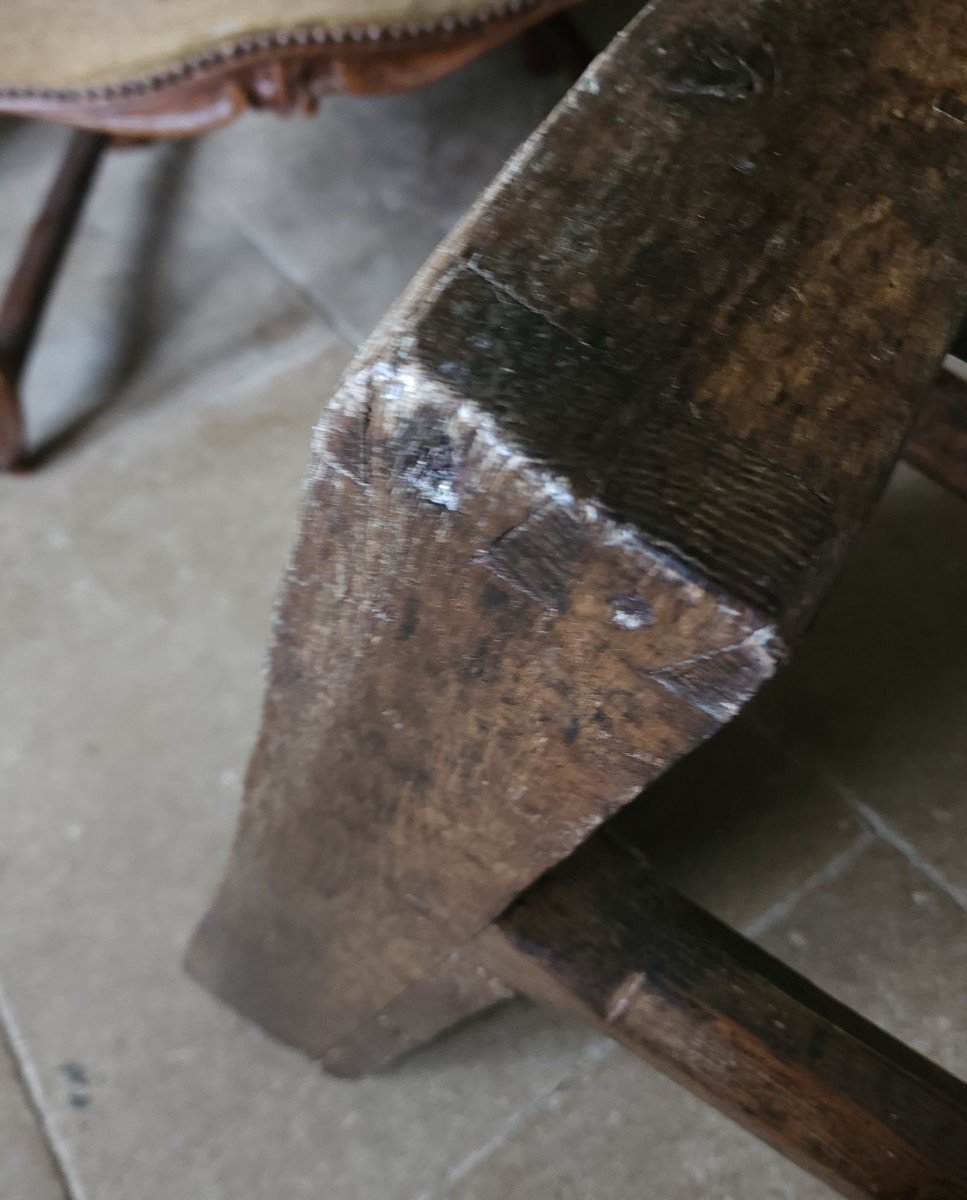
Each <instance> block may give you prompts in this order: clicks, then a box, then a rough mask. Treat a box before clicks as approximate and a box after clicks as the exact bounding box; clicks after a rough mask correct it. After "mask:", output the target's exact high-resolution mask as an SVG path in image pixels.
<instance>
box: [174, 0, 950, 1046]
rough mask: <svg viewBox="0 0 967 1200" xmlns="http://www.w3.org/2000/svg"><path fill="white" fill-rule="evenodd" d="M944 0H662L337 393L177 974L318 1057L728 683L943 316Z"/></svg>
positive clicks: (808, 575) (671, 750)
mask: <svg viewBox="0 0 967 1200" xmlns="http://www.w3.org/2000/svg"><path fill="white" fill-rule="evenodd" d="M961 18H962V7H961V3H960V0H957V2H951V0H923V2H922V3H919V4H918V5H917V6H916V8H915V9H914V8H912V7H908V6H907V5H905V4H902V3H898V2H893V0H888V2H886V3H883V2H881V0H877V2H875V3H874V0H857V2H856V3H853V4H851V5H848V6H842V5H839V4H837V3H834V2H833V0H805V2H803V0H799V2H797V3H796V4H792V3H790V2H789V0H756V2H753V0H743V2H740V3H737V4H735V5H731V6H728V8H727V9H725V8H723V7H722V6H718V5H713V4H712V3H711V2H710V0H682V2H681V3H677V4H674V5H672V4H664V5H661V4H660V5H657V6H653V7H650V8H649V9H647V10H646V11H645V12H644V13H643V14H642V16H641V17H640V18H639V19H638V20H637V21H636V22H635V23H634V25H633V26H632V27H631V28H630V29H629V31H628V32H627V33H626V34H625V35H624V36H622V37H620V38H619V39H618V40H617V41H616V42H615V43H614V44H613V46H612V47H611V48H610V49H609V50H608V51H607V52H606V54H605V55H603V56H602V57H601V58H600V59H598V60H597V61H596V63H595V64H593V65H592V67H591V69H590V70H589V71H588V72H587V73H586V74H585V76H584V77H583V79H582V81H581V82H580V83H579V84H578V85H577V87H576V88H575V89H574V90H573V91H572V92H571V93H570V94H569V96H568V97H567V98H566V99H565V101H564V102H563V103H562V104H561V105H560V106H559V108H558V109H557V110H556V111H555V113H554V114H553V115H552V117H551V118H550V119H549V121H548V122H547V123H546V124H545V125H544V126H542V127H541V128H540V129H539V130H538V131H537V132H536V134H535V135H534V136H533V138H532V139H531V140H530V141H529V142H528V143H527V145H526V146H525V147H524V148H523V150H522V151H521V152H520V153H519V154H518V155H517V156H516V158H515V159H514V160H513V161H512V162H511V164H509V166H508V168H507V169H506V171H505V172H504V173H503V174H502V175H501V176H500V177H499V178H498V180H497V181H496V183H495V184H494V186H493V187H492V188H491V189H490V190H489V191H488V193H487V194H486V196H485V197H484V198H483V200H482V201H481V203H480V204H479V205H478V206H477V207H476V208H475V209H474V210H473V211H472V213H471V214H470V215H469V217H468V218H467V219H466V220H465V221H464V223H463V224H462V225H461V226H460V227H459V228H458V230H457V231H456V232H455V234H454V235H453V236H452V238H451V239H450V240H449V241H448V242H447V243H446V244H445V245H444V246H443V247H442V248H441V250H440V251H439V252H438V253H437V254H436V256H435V257H434V258H433V259H432V260H431V262H430V263H429V264H428V266H427V268H426V269H425V270H424V272H423V273H422V274H421V275H420V276H419V277H418V279H417V281H416V282H415V284H414V285H413V287H412V288H411V289H410V291H409V292H408V294H407V295H406V296H405V297H404V299H403V301H402V302H401V303H400V305H399V306H398V307H397V309H396V310H395V311H394V313H393V314H391V316H390V318H389V319H388V320H387V322H386V323H385V324H384V326H383V327H382V329H381V330H380V331H379V332H378V334H377V335H376V336H375V337H374V339H373V340H372V341H371V343H370V344H369V346H368V347H367V348H366V349H365V351H364V352H363V354H362V355H361V356H360V358H359V359H358V360H357V361H356V363H355V364H354V366H353V367H352V368H351V370H350V372H349V373H348V375H347V377H346V379H345V381H344V384H343V386H342V388H341V390H340V392H339V393H338V395H337V396H336V398H335V399H334V400H333V402H332V403H331V404H330V405H329V407H328V408H327V410H326V411H325V412H324V414H323V416H322V418H321V420H320V423H319V426H318V429H317V432H316V439H315V443H314V448H313V456H312V462H311V465H310V470H309V475H308V478H307V483H306V492H305V501H304V506H303V511H302V518H301V526H300V532H299V538H298V542H297V545H296V549H295V552H294V556H293V559H292V563H291V566H290V569H289V572H288V575H287V578H286V581H285V584H284V586H283V590H282V595H281V599H280V604H279V608H278V613H277V619H276V630H275V642H274V647H273V651H272V659H271V667H270V674H269V681H268V688H267V696H266V705H265V710H264V717H263V724H262V732H261V736H260V740H259V744H258V747H257V749H256V751H255V754H254V757H253V760H252V764H251V768H250V772H249V777H248V781H247V785H246V800H245V808H244V813H243V817H242V821H241V825H240V830H239V834H238V838H237V841H236V844H235V848H234V851H233V854H232V859H231V863H230V865H229V869H228V873H227V875H226V879H225V882H224V884H223V886H222V889H221V891H220V893H219V896H218V898H217V899H216V902H215V904H214V906H213V908H212V911H211V912H210V914H209V915H208V917H207V918H206V919H205V921H204V922H203V924H202V926H201V928H200V930H199V931H198V933H197V935H196V938H195V940H194V943H193V946H192V950H191V954H190V967H191V969H192V970H193V971H194V973H195V974H196V975H197V976H198V977H199V978H200V979H201V980H203V981H204V982H205V983H206V984H207V985H208V986H209V987H211V988H212V989H213V990H214V991H215V992H216V993H217V994H219V995H221V996H222V997H224V998H225V999H227V1000H228V1001H229V1002H230V1003H232V1004H234V1005H235V1006H236V1007H237V1008H239V1009H240V1010H241V1011H242V1012H244V1013H246V1014H248V1015H249V1016H250V1017H252V1018H254V1019H255V1020H257V1021H259V1022H260V1023H261V1024H262V1025H263V1026H264V1027H265V1028H267V1029H268V1030H270V1031H271V1032H272V1033H274V1034H275V1035H276V1036H278V1037H280V1038H282V1039H283V1040H285V1041H287V1042H290V1043H291V1044H293V1045H296V1046H300V1047H301V1048H303V1049H304V1050H306V1051H307V1052H308V1053H310V1054H312V1055H315V1056H318V1057H321V1056H322V1055H324V1054H325V1053H326V1052H327V1051H329V1050H331V1049H333V1047H335V1046H337V1045H338V1044H339V1043H340V1041H341V1040H342V1039H343V1038H346V1037H349V1036H351V1035H353V1033H354V1031H355V1030H357V1029H358V1028H359V1027H360V1026H361V1025H362V1024H363V1023H364V1022H367V1021H370V1020H371V1019H372V1018H373V1017H374V1015H375V1014H377V1013H379V1012H380V1011H383V1010H384V1009H385V1008H386V1006H387V1005H390V1004H392V1002H393V1001H394V999H395V997H397V996H398V995H399V994H400V993H401V992H402V991H404V990H405V989H406V988H407V987H409V986H410V985H412V984H414V983H416V982H417V981H418V980H420V979H421V978H423V977H425V976H426V975H427V974H428V973H429V972H431V971H432V970H434V969H435V967H436V966H437V964H439V963H440V962H441V961H442V960H444V959H445V958H446V957H447V956H448V955H449V954H450V953H451V952H452V951H453V950H454V949H455V948H457V947H460V946H461V945H463V944H464V943H466V942H467V941H468V940H469V939H471V938H472V937H473V936H474V935H475V934H477V933H478V932H479V931H480V930H481V929H483V927H484V926H485V925H486V924H487V923H488V922H489V921H490V920H492V919H493V918H494V917H495V916H496V915H497V913H499V912H500V911H501V910H502V909H503V908H504V907H505V906H506V905H507V904H508V903H509V902H510V901H511V900H512V899H513V898H514V896H516V895H517V894H518V893H519V892H520V891H521V890H522V889H524V888H525V887H526V886H527V885H528V884H530V883H531V882H533V880H534V879H536V878H537V877H538V876H539V875H540V874H541V873H542V872H544V871H545V870H547V869H548V868H549V867H550V866H552V865H553V864H554V863H555V862H556V861H558V860H559V859H561V858H562V857H563V856H565V855H566V854H567V853H569V852H570V851H571V850H573V849H574V848H575V847H576V846H577V845H578V844H579V843H581V842H582V841H583V840H585V838H586V837H587V836H588V835H589V834H590V832H591V831H592V830H593V829H594V827H595V826H596V825H598V824H599V823H600V822H601V821H602V820H603V819H604V818H605V817H607V815H608V814H609V813H611V812H613V811H614V810H615V809H616V808H617V807H618V806H620V805H621V804H622V803H624V802H626V801H627V800H629V799H631V798H632V797H633V796H634V795H635V794H636V793H637V792H638V791H639V790H640V789H641V788H642V787H644V786H645V785H646V784H647V783H648V782H649V780H651V779H653V778H655V777H656V776H657V775H658V774H659V773H660V772H661V771H662V770H664V769H665V767H666V766H668V765H669V764H670V763H671V762H673V761H674V760H675V759H677V758H678V757H680V756H681V755H682V754H685V753H687V752H688V750H689V749H690V748H692V747H693V746H694V745H695V744H696V743H697V742H698V741H699V740H701V739H702V738H703V737H705V736H706V735H708V734H709V733H710V732H711V731H712V730H713V729H714V728H715V727H717V726H718V725H719V724H720V723H721V722H723V721H725V720H727V719H728V718H729V717H731V716H732V715H734V713H735V712H736V711H737V710H738V708H739V707H740V706H741V705H742V704H743V703H744V701H745V700H746V699H747V698H748V697H749V696H750V695H751V694H752V693H754V692H755V691H756V689H757V688H758V687H759V686H760V684H761V683H762V682H763V680H764V679H766V678H767V677H768V676H769V675H770V674H771V673H772V671H773V670H774V668H775V666H776V664H777V663H778V662H779V661H780V660H781V658H782V657H783V654H784V653H785V648H786V646H787V644H788V643H789V641H790V639H792V638H794V637H795V635H796V634H797V633H798V632H799V631H800V630H801V629H802V627H803V625H804V623H805V621H806V620H807V619H808V617H809V615H810V614H811V612H812V611H813V609H814V607H815V605H816V603H817V601H818V600H819V598H820V597H821V595H822V593H823V591H824V590H825V588H826V586H827V585H828V583H829V581H830V578H831V576H832V574H833V572H834V571H835V569H836V567H837V565H838V563H839V561H840V560H841V557H842V555H843V553H844V551H845V549H846V547H847V545H848V543H849V541H850V540H851V538H852V537H853V535H854V534H855V533H856V531H857V529H858V528H859V525H860V523H861V522H862V520H863V519H864V517H865V516H866V514H867V512H868V511H869V508H870V506H871V505H872V503H873V501H874V500H875V498H876V496H877V494H878V492H879V489H880V487H881V485H882V482H883V480H884V479H885V477H886V474H887V472H888V470H889V468H890V467H891V466H892V464H893V462H894V461H895V459H896V456H897V454H898V452H899V450H900V446H901V443H902V440H903V438H904V436H905V434H906V432H907V428H908V425H909V422H910V420H911V416H912V411H913V403H914V397H916V396H918V395H920V394H921V393H922V392H923V390H924V388H925V387H926V385H927V383H928V382H929V381H930V380H931V379H932V378H933V376H934V374H935V373H936V370H937V366H938V363H939V360H940V357H941V356H942V354H943V351H944V349H945V347H946V345H947V343H948V342H949V340H950V337H951V334H952V331H953V329H954V328H955V325H956V324H957V323H958V322H959V320H960V318H961V316H962V314H963V309H964V301H965V278H964V269H963V264H964V263H965V261H967V254H965V252H967V228H965V226H964V223H963V222H962V221H961V220H960V219H959V215H958V214H957V208H956V201H957V196H958V192H959V190H960V189H961V188H962V186H963V184H964V181H965V177H967V139H965V124H964V119H963V117H964V113H965V111H967V110H965V108H964V104H965V98H967V30H965V28H964V23H963V21H962V19H961Z"/></svg>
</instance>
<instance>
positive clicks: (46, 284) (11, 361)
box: [0, 130, 110, 470]
mask: <svg viewBox="0 0 967 1200" xmlns="http://www.w3.org/2000/svg"><path fill="white" fill-rule="evenodd" d="M109 140H110V139H109V138H108V137H106V136H105V135H104V134H100V133H90V132H88V131H86V130H79V131H77V132H76V133H74V134H73V135H72V137H71V140H70V144H69V146H68V148H67V153H66V155H65V157H64V160H63V162H62V164H61V166H60V169H59V171H58V173H57V176H56V178H55V179H54V183H53V185H52V187H51V189H50V191H49V193H48V194H47V198H46V200H45V201H44V205H43V208H42V209H41V212H40V215H39V217H38V218H37V220H36V222H35V224H34V226H33V228H32V229H31V231H30V234H29V236H28V238H27V243H26V246H25V247H24V251H23V254H22V255H21V258H20V262H19V263H18V265H17V268H16V270H15V271H14V274H13V277H12V279H11V281H10V284H9V286H8V288H7V293H6V296H5V297H4V299H3V303H2V305H0V470H9V469H10V468H12V467H16V466H22V465H23V462H24V457H25V453H26V447H25V443H24V417H23V408H22V406H21V403H20V394H19V387H20V378H21V375H22V374H23V369H24V366H25V365H26V362H27V356H28V355H29V353H30V347H31V345H32V343H33V340H34V336H35V334H36V332H37V327H38V325H39V323H40V320H41V318H42V316H43V313H44V307H45V305H46V303H47V298H48V296H49V295H50V290H51V288H52V286H53V283H54V280H55V279H56V278H57V272H58V270H59V268H60V265H61V262H62V260H63V257H64V253H65V251H66V250H67V247H68V246H69V245H70V240H71V236H72V235H73V233H74V230H75V228H76V226H77V221H78V218H79V217H80V214H81V211H82V209H83V207H84V201H85V199H86V198H87V195H88V192H89V191H90V187H91V184H92V182H93V180H94V175H95V173H96V171H97V166H98V163H99V162H100V160H101V155H102V154H103V153H104V150H105V148H106V146H107V145H108V142H109Z"/></svg>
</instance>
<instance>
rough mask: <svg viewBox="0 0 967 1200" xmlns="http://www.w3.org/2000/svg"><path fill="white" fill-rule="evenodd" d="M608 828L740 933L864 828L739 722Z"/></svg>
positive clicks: (777, 748)
mask: <svg viewBox="0 0 967 1200" xmlns="http://www.w3.org/2000/svg"><path fill="white" fill-rule="evenodd" d="M612 826H613V828H614V829H615V831H616V832H617V833H619V834H620V836H622V837H623V838H625V839H626V840H628V841H629V842H631V843H632V844H633V845H635V846H636V847H637V848H639V849H640V850H641V851H642V852H643V853H644V854H645V855H646V857H647V858H648V859H649V861H650V862H651V863H652V864H653V865H654V867H655V869H656V871H657V872H658V873H659V874H660V875H661V876H662V877H663V878H664V879H666V880H668V881H669V882H670V883H672V884H674V886H675V887H677V888H679V889H680V890H681V891H682V892H684V893H685V895H687V896H689V897H691V898H692V899H693V900H695V901H697V902H698V903H699V904H702V905H704V906H705V907H706V908H708V909H709V910H710V911H712V912H714V913H715V914H716V915H717V916H719V917H721V918H722V919H723V920H725V921H728V922H729V923H730V924H732V925H734V926H735V927H736V928H739V929H742V928H744V927H746V926H748V925H750V924H753V925H754V924H755V923H756V922H758V921H760V920H762V919H763V918H764V917H765V916H766V914H767V913H768V911H769V910H770V909H771V908H772V906H774V905H776V904H778V903H780V902H781V901H783V899H784V898H785V897H786V896H787V895H788V894H789V892H790V891H791V890H792V889H795V888H799V887H802V886H805V885H808V884H809V881H810V880H811V879H812V877H813V876H814V874H815V873H816V872H819V871H822V870H823V869H825V868H826V867H827V866H828V864H829V862H830V860H832V859H836V858H837V857H838V856H839V855H842V854H844V853H846V854H848V853H850V850H851V847H853V846H854V845H855V844H856V842H857V839H858V838H859V837H861V835H862V834H863V830H864V826H863V824H862V822H861V820H860V818H859V817H857V816H856V814H855V813H853V812H852V810H851V809H850V807H849V805H847V804H846V802H845V801H844V800H843V799H842V797H841V796H840V795H838V793H837V792H836V791H834V789H833V788H831V787H830V786H829V784H828V783H826V782H825V780H823V779H822V778H821V777H820V776H819V775H818V774H817V773H816V772H815V771H813V770H810V769H809V768H808V767H807V766H804V765H802V764H801V763H799V762H797V761H796V760H795V759H794V758H792V757H791V756H790V755H789V754H788V753H786V751H785V749H784V748H783V747H782V746H781V745H779V744H777V743H776V742H774V741H772V740H771V739H770V738H768V737H765V736H763V735H762V734H761V733H760V732H759V731H758V729H757V727H756V725H755V723H754V721H753V720H750V719H747V718H746V717H745V716H739V717H738V718H737V719H736V720H735V721H733V722H732V723H731V724H730V725H727V726H726V727H725V728H724V729H723V730H721V732H720V733H718V734H716V736H715V737H713V738H712V739H711V740H710V741H708V742H706V743H705V745H704V746H702V747H701V748H700V749H699V750H697V751H696V752H695V753H694V754H690V755H689V756H688V758H686V759H685V760H683V761H682V762H680V763H679V764H678V765H677V766H675V767H674V768H673V769H672V770H671V771H669V772H668V773H667V774H666V775H664V776H663V777H662V778H661V779H659V780H658V781H657V783H655V784H653V785H652V786H651V787H650V788H649V789H648V790H647V791H646V792H645V793H644V794H643V795H642V796H641V797H639V799H638V800H637V801H635V802H634V803H633V804H631V805H630V806H629V807H628V808H627V809H625V811H624V812H623V813H620V814H619V815H618V816H617V817H615V818H614V819H613V821H612Z"/></svg>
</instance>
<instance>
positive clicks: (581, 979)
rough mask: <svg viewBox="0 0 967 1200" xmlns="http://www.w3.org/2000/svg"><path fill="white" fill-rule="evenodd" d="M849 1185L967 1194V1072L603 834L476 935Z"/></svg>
mask: <svg viewBox="0 0 967 1200" xmlns="http://www.w3.org/2000/svg"><path fill="white" fill-rule="evenodd" d="M474 954H475V955H476V958H477V961H478V962H479V963H480V964H482V965H483V966H484V967H486V969H487V970H488V971H492V972H494V973H496V974H498V975H499V976H500V977H501V978H502V979H503V980H504V981H505V982H506V983H508V984H509V985H510V986H512V987H514V988H516V989H518V990H520V991H522V992H525V993H526V994H528V995H530V996H532V997H534V998H535V999H537V1000H540V1001H542V1002H543V1003H547V1004H553V1005H556V1006H558V1007H561V1008H564V1009H566V1010H568V1011H570V1012H572V1013H574V1014H576V1015H578V1016H579V1017H581V1018H582V1019H584V1020H586V1021H588V1022H590V1023H591V1024H593V1025H595V1026H597V1027H598V1028H599V1029H601V1030H603V1031H604V1032H605V1033H607V1034H609V1035H610V1036H611V1037H614V1038H617V1039H618V1041H620V1042H622V1043H623V1044H624V1045H626V1046H627V1047H628V1048H629V1049H631V1050H633V1051H634V1052H635V1053H636V1054H638V1055H640V1056H641V1057H642V1058H644V1059H646V1060H647V1061H648V1062H649V1063H651V1064H652V1065H653V1066H656V1067H658V1068H659V1070H661V1071H663V1072H665V1073H666V1074H668V1075H670V1076H672V1078H674V1079H676V1080H677V1081H678V1082H679V1083H682V1084H683V1085H684V1086H685V1087H687V1088H689V1090H691V1091H693V1092H695V1093H696V1094H697V1095H699V1096H701V1097H702V1098H703V1099H705V1100H708V1101H709V1102H711V1103H712V1104H714V1105H715V1106H716V1107H717V1108H720V1109H721V1110H722V1111H723V1112H725V1113H726V1114H727V1115H728V1116H730V1117H731V1118H732V1119H733V1120H735V1121H737V1122H738V1123H739V1124H741V1125H744V1126H745V1127H746V1128H748V1129H750V1130H752V1132H754V1133H756V1134H757V1135H758V1136H759V1137H761V1138H763V1139H764V1140H765V1141H767V1142H769V1143H770V1144H771V1145H772V1146H774V1147H775V1148H776V1149H778V1150H780V1151H781V1152H782V1153H783V1154H785V1155H786V1156H788V1157H790V1158H792V1159H794V1160H795V1161H797V1162H798V1163H799V1164H800V1165H801V1166H804V1167H806V1169H807V1170H810V1171H812V1172H813V1173H814V1174H816V1175H818V1176H819V1177H820V1178H821V1179H824V1180H825V1181H826V1182H827V1183H830V1184H831V1185H832V1186H834V1187H835V1188H837V1190H839V1191H841V1192H842V1193H843V1194H844V1195H846V1196H851V1197H877V1198H878V1200H963V1198H964V1197H967V1085H965V1084H963V1083H961V1082H960V1080H958V1079H955V1078H954V1077H953V1076H951V1075H949V1074H947V1072H945V1071H943V1070H942V1069H941V1068H940V1067H937V1066H936V1065H935V1064H933V1063H931V1062H929V1061H927V1060H926V1059H924V1058H922V1057H921V1056H920V1055H918V1054H916V1053H915V1052H914V1051H912V1050H910V1049H909V1048H908V1047H906V1046H904V1045H903V1044H902V1043H900V1042H898V1041H896V1040H895V1039H894V1038H892V1037H890V1036H889V1035H888V1034H886V1033H884V1032H883V1030H881V1029H878V1028H877V1027H876V1026H874V1025H872V1024H871V1023H870V1022H868V1021H866V1020H864V1019H863V1018H862V1017H860V1016H858V1015H857V1014H856V1013H854V1012H853V1011H852V1010H850V1009H848V1008H846V1007H845V1006H844V1005H842V1004H839V1003H838V1002H837V1001H835V1000H834V999H833V998H832V997H830V996H828V995H826V994H825V993H824V992H821V991H820V990H819V989H818V988H816V987H814V986H813V985H812V984H810V983H809V982H808V981H807V980H805V979H803V978H802V976H800V975H798V974H796V972H794V971H792V970H791V969H789V968H788V967H786V966H784V965H783V964H782V963H780V962H779V961H778V960H776V959H774V958H773V957H772V956H771V955H769V954H767V953H766V952H765V951H763V950H761V949H760V948H759V947H758V946H756V945H755V944H754V943H752V942H749V941H748V940H747V939H745V938H743V937H741V936H740V935H739V934H737V933H735V932H734V931H733V930H731V929H729V928H728V927H727V926H725V925H723V924H721V922H719V921H717V920H716V919H715V918H714V917H712V916H710V915H709V914H708V913H706V912H703V911H702V910H701V909H699V908H697V907H696V906H695V905H693V904H692V903H691V902H690V901H688V900H686V899H685V898H684V897H682V896H680V895H678V894H677V893H676V892H674V891H673V890H672V889H670V888H668V887H667V886H665V885H664V884H662V883H661V882H660V881H659V880H657V879H656V878H655V877H654V876H653V875H652V873H651V872H650V870H649V869H648V868H647V866H646V865H645V864H643V863H642V862H641V861H640V858H639V857H638V856H636V855H635V853H634V852H633V851H632V850H630V849H629V848H626V847H625V846H624V845H623V844H622V843H620V842H618V841H616V840H615V839H613V838H612V837H610V836H608V833H607V830H606V831H603V833H602V834H599V835H597V836H596V837H594V838H593V839H592V840H591V841H590V842H588V844H587V845H586V846H583V847H582V848H581V849H580V850H578V851H577V853H576V854H574V855H573V856H572V857H571V858H570V859H569V860H568V861H567V862H565V863H562V864H561V865H560V866H559V867H557V868H555V869H554V870H553V871H552V872H550V873H549V874H548V875H547V876H546V877H545V878H544V879H542V880H541V881H540V882H539V883H537V884H536V885H535V886H534V887H533V888H531V889H530V890H529V891H528V892H526V893H525V894H524V896H522V897H521V899H520V900H519V901H518V902H517V903H516V904H515V905H513V906H512V907H511V909H510V910H509V911H508V912H507V913H505V914H504V915H503V916H502V917H501V918H500V920H499V921H498V922H497V923H496V924H495V925H494V926H492V927H491V928H490V929H489V930H488V931H487V932H486V933H485V934H484V935H483V936H482V937H481V938H478V939H477V941H476V942H475V943H474Z"/></svg>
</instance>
